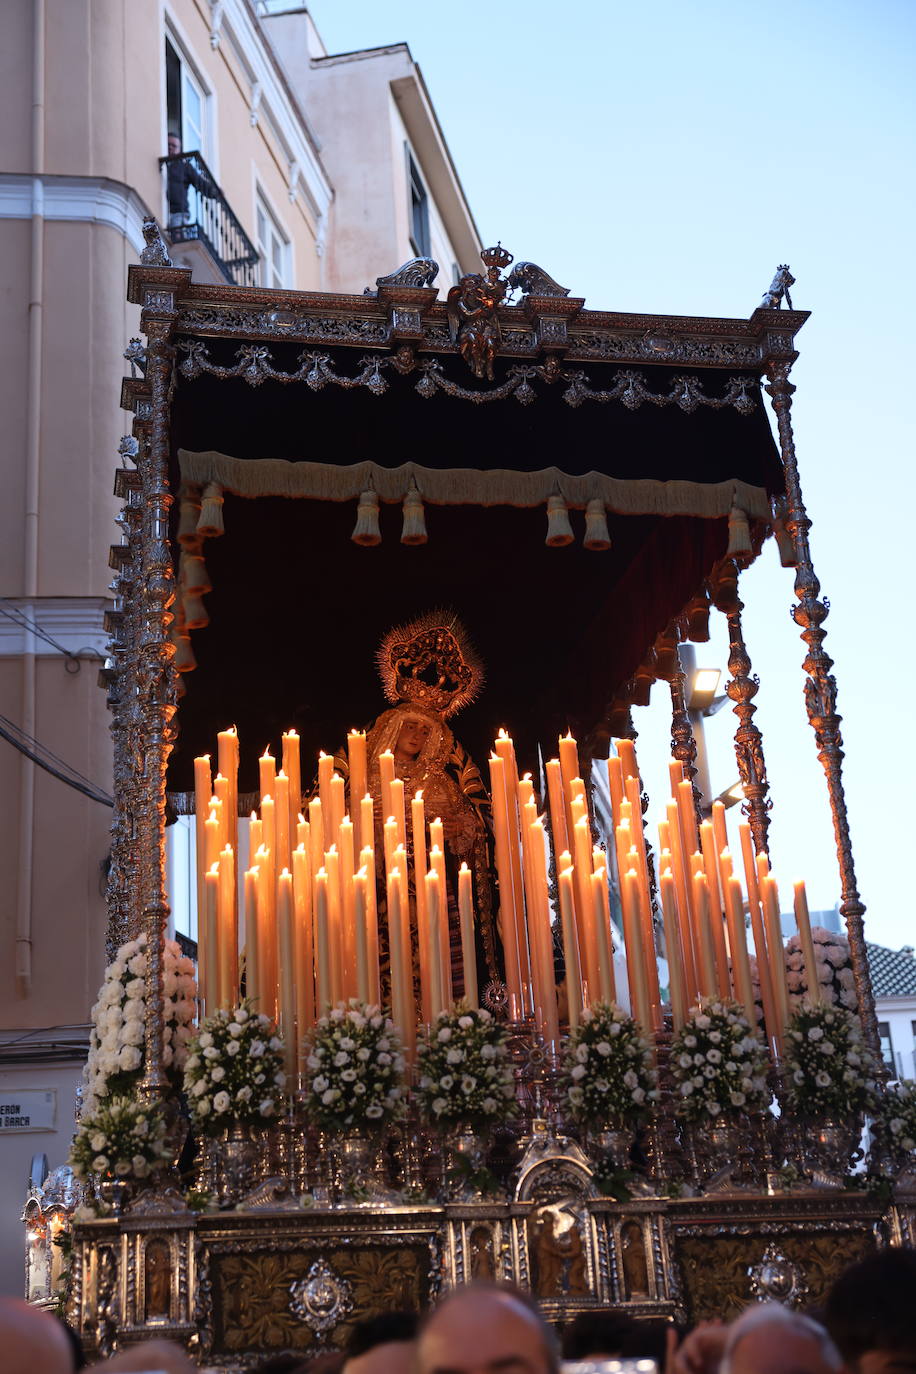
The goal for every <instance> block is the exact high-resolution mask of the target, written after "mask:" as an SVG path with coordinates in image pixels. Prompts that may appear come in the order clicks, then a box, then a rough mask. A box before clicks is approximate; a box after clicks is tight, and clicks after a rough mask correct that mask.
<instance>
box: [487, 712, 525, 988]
mask: <svg viewBox="0 0 916 1374" xmlns="http://www.w3.org/2000/svg"><path fill="white" fill-rule="evenodd" d="M494 749H495V752H496V754H497V756H498V757H499V758H500V759H502V762H503V773H504V777H505V806H506V827H507V834H508V841H509V865H510V869H511V872H512V891H513V904H512V910H513V911H514V913H515V931H514V939H515V947H516V949H517V951H518V965H519V976H520V979H521V989H522V993H524V992H525V990H526V989H527V988H529V986H530V984H531V982H532V980H533V961H532V959H531V956H530V953H529V949H528V928H527V925H526V922H525V895H524V882H523V879H522V855H521V834H520V831H519V818H518V765H517V762H516V758H515V745H514V744H513V742H512V740H511V738H510V737H509V735H507V734H506V731H505V730H503V729H500V731H499V733H498V734H497V737H496V742H495V744H494ZM520 1006H521V1007H522V1011H523V1013H524V1010H525V1006H524V1001H523V998H522V999H520ZM528 1009H529V1010H531V1009H533V1003H532V1002H531V1001H530V999H529V1004H528Z"/></svg>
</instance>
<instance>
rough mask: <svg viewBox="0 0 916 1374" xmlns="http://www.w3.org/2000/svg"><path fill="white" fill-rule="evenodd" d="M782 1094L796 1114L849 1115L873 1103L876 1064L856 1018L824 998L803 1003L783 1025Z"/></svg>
mask: <svg viewBox="0 0 916 1374" xmlns="http://www.w3.org/2000/svg"><path fill="white" fill-rule="evenodd" d="M785 1067H786V1072H785V1096H786V1103H787V1105H788V1107H789V1108H790V1109H791V1110H792V1111H794V1112H796V1113H798V1115H800V1116H833V1117H840V1118H848V1117H850V1116H855V1115H858V1114H859V1113H860V1112H865V1111H870V1110H872V1109H873V1107H874V1106H875V1103H876V1094H877V1089H878V1077H879V1072H880V1069H879V1064H878V1061H877V1059H876V1058H875V1056H874V1055H873V1054H872V1052H871V1050H870V1049H869V1048H868V1046H867V1045H866V1043H865V1038H864V1036H863V1035H862V1027H861V1025H860V1024H859V1018H858V1017H857V1016H854V1015H853V1014H852V1013H851V1012H848V1011H846V1010H845V1009H844V1008H843V1007H834V1006H831V1005H830V1004H829V1003H823V1002H822V1003H818V1004H817V1005H816V1006H808V1005H807V1004H805V1005H804V1006H802V1007H801V1008H800V1009H799V1010H798V1011H796V1012H795V1014H794V1016H792V1017H791V1019H790V1021H789V1023H788V1026H787V1027H786V1066H785Z"/></svg>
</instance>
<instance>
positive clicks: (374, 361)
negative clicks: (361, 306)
mask: <svg viewBox="0 0 916 1374" xmlns="http://www.w3.org/2000/svg"><path fill="white" fill-rule="evenodd" d="M178 347H179V348H180V349H181V350H182V352H184V353H185V354H186V357H185V358H184V360H183V362H182V363H181V364H180V365H179V369H178V370H179V372H180V373H181V375H182V376H183V377H184V378H185V379H186V380H187V381H193V380H194V379H195V378H197V377H200V376H202V375H203V374H205V373H206V374H207V375H208V376H211V377H217V378H219V379H220V380H223V381H225V380H228V379H230V378H236V377H238V378H241V379H242V380H244V381H246V382H248V384H249V385H250V386H260V385H261V384H262V383H263V382H265V381H272V382H281V383H290V382H305V384H306V386H308V387H309V389H310V390H312V391H320V390H321V389H322V387H324V386H327V385H329V384H331V385H333V386H339V387H344V388H345V389H352V388H354V387H365V388H366V389H367V390H368V391H371V392H372V393H373V395H376V396H381V395H383V394H384V393H385V392H386V391H387V390H388V387H389V383H388V382H387V381H386V380H385V378H384V377H383V375H382V373H383V371H386V370H388V369H390V368H391V367H394V369H395V371H396V372H399V373H401V374H402V375H403V374H406V373H407V372H410V371H413V370H414V367H413V366H410V367H408V366H406V365H405V360H404V355H403V353H401V352H399V353H398V355H397V358H396V360H395V359H393V358H391V357H387V356H383V355H374V354H366V355H364V356H363V357H362V358H360V360H359V371H358V372H357V373H355V375H353V376H350V377H348V376H345V375H343V374H342V373H340V372H338V371H337V370H336V369H335V367H334V366H333V365H332V362H331V359H330V357H329V356H328V355H327V354H326V353H314V352H303V353H300V355H299V357H298V359H297V366H296V368H295V370H294V371H292V372H287V371H285V370H283V369H282V368H277V367H275V366H274V363H273V359H272V355H271V351H270V348H269V347H268V346H267V345H266V344H246V345H244V346H243V347H242V348H240V349H239V350H238V352H237V353H236V361H235V363H233V364H232V365H231V366H229V367H226V366H223V365H222V364H219V363H215V362H213V360H212V359H211V357H210V353H209V350H208V348H207V346H206V344H205V343H203V342H202V340H200V339H182V340H180V341H179V344H178ZM415 366H418V367H419V370H420V372H421V373H422V375H421V377H420V378H419V380H418V381H417V383H416V390H417V392H418V394H419V395H420V396H422V397H424V398H425V399H429V398H430V397H432V396H435V395H436V393H437V392H442V393H443V394H444V395H446V396H451V397H452V398H454V399H456V400H462V401H471V402H472V403H473V404H475V405H481V404H485V403H487V402H490V401H503V400H506V399H507V398H508V397H510V396H512V397H514V399H515V400H516V401H518V402H519V403H520V404H521V405H530V404H531V403H532V401H536V400H537V399H538V398H539V396H540V394H541V393H540V392H538V391H537V390H536V389H535V387H534V386H532V382H542V383H545V384H547V385H548V386H549V385H552V384H553V383H555V382H559V381H564V382H566V383H567V386H566V389H565V390H564V392H563V393H562V394H563V400H564V401H565V402H566V404H567V405H569V406H572V407H573V408H575V407H577V406H580V405H582V404H583V402H585V401H597V402H599V403H600V404H606V403H607V402H609V401H619V402H620V404H621V405H623V406H625V407H626V409H627V410H638V409H639V408H640V406H642V405H644V404H649V405H654V406H677V407H678V409H679V410H682V411H683V412H684V413H685V414H687V415H691V414H693V412H694V411H695V410H697V409H698V408H700V407H701V406H705V407H707V408H708V409H710V410H724V409H726V408H727V407H731V408H732V409H734V410H736V411H737V412H738V414H739V415H751V414H752V413H753V412H754V410H755V409H756V408H757V399H756V396H755V394H754V393H755V392H756V388H757V382H756V379H755V378H753V377H729V379H728V382H727V385H726V387H725V390H724V392H723V393H722V395H721V396H709V395H707V394H706V391H705V390H704V387H703V383H702V382H701V381H700V379H699V377H695V376H691V375H689V374H682V375H680V376H677V377H675V378H674V379H673V381H672V383H671V386H670V387H669V389H668V390H667V391H653V390H652V389H651V387H650V386H649V385H648V384H647V382H646V379H645V377H644V376H643V375H642V373H640V372H634V371H632V370H631V369H625V370H622V371H620V372H618V373H616V374H615V376H614V379H613V385H612V386H610V387H605V388H596V387H593V386H592V385H590V380H591V379H590V378H589V377H588V375H587V374H586V373H585V372H582V371H569V370H568V369H566V368H563V367H562V366H561V365H560V364H559V363H558V362H557V360H556V359H555V358H548V360H547V361H546V362H545V363H540V364H531V365H527V366H526V365H516V366H513V367H510V368H509V369H508V372H507V374H506V377H505V380H504V381H502V382H499V383H497V384H496V385H494V386H490V387H473V388H471V387H465V386H461V385H460V383H458V382H455V381H452V380H451V378H449V377H447V376H446V375H445V371H444V369H443V367H442V364H441V363H440V362H439V361H438V360H437V359H435V358H432V359H425V360H423V361H422V362H420V363H419V364H415Z"/></svg>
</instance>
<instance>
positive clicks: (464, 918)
mask: <svg viewBox="0 0 916 1374" xmlns="http://www.w3.org/2000/svg"><path fill="white" fill-rule="evenodd" d="M472 883H473V879H472V876H471V870H470V869H469V868H468V866H467V864H465V863H463V864H462V865H461V868H460V869H459V872H458V915H459V918H460V921H461V966H462V970H463V972H464V997H465V1001H466V1002H468V1003H469V1004H470V1005H471V1006H472V1007H476V1006H477V1005H478V996H477V955H476V952H475V949H474V901H473V896H472Z"/></svg>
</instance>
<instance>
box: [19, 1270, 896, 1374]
mask: <svg viewBox="0 0 916 1374" xmlns="http://www.w3.org/2000/svg"><path fill="white" fill-rule="evenodd" d="M615 1362H617V1363H615ZM87 1367H89V1368H92V1369H97V1370H99V1371H101V1372H102V1374H118V1371H133V1372H134V1374H195V1371H196V1374H200V1371H199V1367H198V1366H197V1365H195V1364H193V1363H192V1362H191V1360H190V1359H189V1358H188V1356H187V1354H186V1353H185V1352H184V1350H182V1349H181V1348H180V1347H179V1346H177V1345H174V1344H172V1343H170V1342H168V1341H160V1340H156V1341H147V1342H144V1343H142V1344H140V1345H133V1346H130V1347H128V1348H126V1349H125V1350H123V1351H121V1352H119V1353H118V1354H116V1355H114V1356H113V1357H112V1358H110V1359H108V1360H103V1361H101V1362H100V1363H98V1364H94V1365H87V1361H86V1358H85V1356H84V1354H83V1351H82V1348H81V1346H80V1342H79V1340H78V1338H77V1337H76V1335H75V1334H74V1333H73V1332H72V1331H71V1330H70V1329H69V1328H67V1327H66V1326H65V1325H64V1324H63V1323H62V1322H61V1321H59V1320H58V1319H57V1318H55V1317H54V1316H51V1315H50V1314H48V1313H46V1312H43V1311H41V1310H40V1309H38V1308H35V1307H31V1306H30V1305H29V1304H28V1303H25V1302H21V1301H19V1300H17V1299H13V1298H2V1299H0V1369H2V1371H3V1374H75V1371H77V1370H80V1369H84V1368H87ZM256 1370H257V1374H833V1371H837V1370H840V1371H846V1374H916V1250H907V1249H888V1250H880V1251H877V1252H876V1253H874V1254H872V1255H870V1256H869V1257H868V1258H866V1259H864V1260H862V1261H860V1262H859V1263H857V1264H855V1265H853V1266H852V1267H851V1268H849V1269H848V1270H847V1271H846V1272H845V1273H844V1274H843V1275H842V1276H841V1277H840V1278H839V1279H838V1280H837V1281H836V1282H835V1283H834V1285H833V1287H832V1289H831V1290H830V1292H829V1293H828V1295H827V1297H826V1300H825V1302H824V1304H823V1306H822V1307H821V1308H820V1309H818V1310H812V1311H808V1312H799V1311H795V1310H793V1309H791V1308H788V1307H784V1306H781V1305H780V1304H779V1303H775V1302H764V1303H753V1304H751V1305H750V1306H749V1307H747V1308H746V1309H745V1310H744V1311H743V1312H742V1313H741V1314H740V1315H739V1316H737V1317H736V1318H735V1319H734V1320H732V1321H731V1322H727V1323H726V1322H724V1321H706V1322H702V1323H700V1324H699V1325H697V1326H695V1327H693V1328H692V1329H691V1330H687V1331H682V1330H680V1329H679V1328H678V1327H677V1326H676V1325H674V1324H673V1323H670V1322H663V1321H656V1320H637V1319H634V1318H633V1317H631V1316H629V1315H627V1314H626V1313H625V1312H623V1311H621V1310H620V1309H597V1308H595V1309H590V1310H588V1311H584V1312H581V1313H579V1315H577V1316H576V1317H575V1318H574V1319H573V1320H571V1321H570V1322H569V1323H568V1324H566V1326H565V1327H564V1329H563V1330H562V1332H561V1333H560V1335H559V1336H558V1335H557V1333H556V1331H555V1330H554V1328H553V1326H551V1325H550V1323H549V1322H547V1321H546V1320H545V1318H544V1316H543V1315H542V1313H541V1312H540V1310H539V1308H538V1306H537V1303H536V1302H535V1301H534V1300H533V1299H532V1298H531V1297H529V1296H528V1294H526V1293H523V1292H521V1291H519V1290H517V1289H515V1288H512V1287H509V1286H507V1285H500V1284H493V1283H471V1284H468V1285H466V1286H464V1287H462V1288H458V1289H455V1290H454V1291H452V1292H451V1293H450V1294H449V1295H448V1296H447V1297H446V1298H445V1299H444V1300H443V1301H442V1302H440V1303H439V1304H438V1306H437V1307H435V1308H433V1309H432V1310H430V1311H429V1312H427V1313H425V1314H423V1315H421V1314H417V1313H412V1312H389V1313H385V1314H382V1315H381V1316H376V1317H373V1318H370V1319H368V1320H366V1321H363V1322H360V1323H357V1324H356V1325H355V1326H354V1328H353V1330H352V1334H351V1338H350V1341H349V1344H348V1345H347V1348H346V1349H345V1350H342V1351H340V1352H333V1353H329V1354H324V1355H320V1356H317V1357H316V1358H314V1359H311V1360H310V1359H307V1358H303V1357H302V1356H297V1355H294V1354H283V1355H275V1356H272V1357H270V1358H268V1359H266V1360H264V1361H262V1363H261V1364H259V1365H258V1366H257V1367H256Z"/></svg>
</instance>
